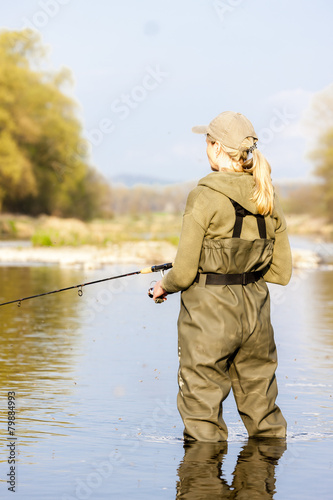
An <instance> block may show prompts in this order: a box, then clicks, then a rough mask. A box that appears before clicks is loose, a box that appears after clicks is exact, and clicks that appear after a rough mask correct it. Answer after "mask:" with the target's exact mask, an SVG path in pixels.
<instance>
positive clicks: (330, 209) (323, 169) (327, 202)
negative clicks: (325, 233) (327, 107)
mask: <svg viewBox="0 0 333 500" xmlns="http://www.w3.org/2000/svg"><path fill="white" fill-rule="evenodd" d="M310 157H311V158H312V159H313V161H314V162H315V165H316V167H315V171H314V174H315V175H316V176H317V177H319V178H320V179H321V180H322V182H321V184H320V193H321V204H322V208H323V212H324V215H325V216H327V217H328V218H329V220H330V221H333V128H330V129H329V130H328V131H327V132H326V133H325V134H323V135H322V136H321V137H320V139H319V141H318V146H317V148H316V149H315V150H314V151H312V153H311V155H310Z"/></svg>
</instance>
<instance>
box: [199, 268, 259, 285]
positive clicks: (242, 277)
mask: <svg viewBox="0 0 333 500" xmlns="http://www.w3.org/2000/svg"><path fill="white" fill-rule="evenodd" d="M200 275H204V276H207V278H206V285H247V284H248V283H254V282H255V281H258V280H259V279H260V278H261V277H262V273H261V271H253V272H250V273H242V274H217V273H198V274H197V275H196V278H195V280H194V283H199V278H200Z"/></svg>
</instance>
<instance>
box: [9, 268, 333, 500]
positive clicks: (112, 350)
mask: <svg viewBox="0 0 333 500" xmlns="http://www.w3.org/2000/svg"><path fill="white" fill-rule="evenodd" d="M135 269H136V266H126V267H118V268H117V267H113V268H108V269H103V270H98V271H96V270H95V271H81V270H79V269H71V268H60V267H56V266H54V267H53V266H32V267H28V266H26V267H18V266H15V267H0V282H1V290H0V296H1V297H0V301H1V302H2V301H4V300H11V299H13V298H18V297H22V296H26V295H31V294H34V293H39V292H44V291H48V290H51V289H57V288H60V287H65V286H69V285H73V284H76V283H82V282H84V281H91V280H95V279H100V278H103V277H106V276H108V275H110V276H111V275H114V274H121V273H123V272H128V271H133V270H135ZM154 278H158V276H144V275H142V276H141V275H140V276H134V277H130V278H125V279H122V280H119V281H113V282H107V283H104V284H100V285H93V286H90V287H86V288H84V289H83V292H84V294H83V296H82V297H81V298H80V297H79V296H78V294H77V292H76V291H75V290H72V291H67V292H64V293H61V294H55V295H51V296H47V297H43V298H40V299H35V300H32V301H27V302H23V303H22V305H21V307H20V308H18V307H17V306H16V305H10V306H6V307H3V308H0V314H1V364H0V380H1V392H0V434H1V443H2V445H1V450H0V495H1V498H12V497H11V496H10V495H12V493H11V492H9V491H8V490H7V487H8V485H7V483H6V480H7V478H6V474H7V473H8V472H9V464H8V448H7V446H6V445H7V443H8V439H7V438H8V437H9V436H8V431H7V426H6V418H7V393H8V392H9V391H14V392H15V396H16V405H17V407H16V427H17V430H16V437H17V441H16V453H17V456H16V458H17V463H16V469H17V477H16V494H15V497H14V498H16V499H21V498H22V499H23V498H24V499H26V498H28V499H30V498H31V499H39V498H40V499H43V500H44V499H48V498H50V499H61V500H64V499H73V498H75V499H87V498H92V499H99V498H101V499H104V498H105V499H106V498H108V499H109V498H114V499H120V498H121V499H132V498H138V499H150V498H151V499H159V498H161V499H163V498H166V499H172V498H176V495H178V498H191V499H192V498H196V497H195V496H193V495H194V493H193V487H194V486H195V491H196V492H197V493H198V496H197V498H229V496H228V495H231V494H234V495H235V494H236V492H239V490H238V489H237V488H239V487H240V486H239V485H240V484H241V485H242V487H245V486H244V485H246V487H248V488H250V489H251V488H252V490H251V491H252V493H251V494H253V498H257V497H255V496H254V493H253V492H254V491H256V492H257V493H256V494H257V495H260V494H262V496H258V498H274V499H281V500H282V499H283V500H286V499H298V498H299V499H307V498H309V499H310V498H320V499H329V498H332V493H331V492H332V487H333V480H332V468H333V465H332V459H333V454H332V445H333V418H332V416H333V411H332V395H333V379H332V374H333V312H332V304H333V272H332V271H330V270H327V269H320V270H316V271H299V272H295V273H294V276H293V279H292V281H291V283H290V284H289V285H288V286H287V287H279V286H270V290H271V297H272V318H273V325H274V329H275V336H276V343H277V345H278V353H279V368H278V373H277V376H278V384H279V399H278V404H279V406H280V407H281V408H282V410H283V413H284V415H285V417H286V419H287V421H288V439H287V447H286V449H283V448H281V446H280V445H275V444H274V443H268V444H267V443H266V444H265V443H261V444H260V445H259V444H253V443H251V442H248V440H247V435H246V431H245V429H244V427H243V424H242V422H241V421H240V418H239V415H238V413H237V411H236V408H235V404H234V402H233V399H232V395H230V396H229V397H228V399H227V401H226V403H225V406H224V417H225V420H226V423H227V425H228V428H229V436H230V437H229V441H228V444H227V445H225V444H222V445H218V446H216V447H209V446H208V447H207V446H198V447H194V449H193V448H192V449H184V447H183V442H182V430H183V428H182V422H181V420H180V417H179V415H178V412H177V409H176V394H177V378H176V376H177V364H178V358H177V329H176V321H177V314H178V308H179V295H178V294H176V295H173V296H170V297H169V298H168V301H167V302H166V303H165V304H162V305H155V304H154V303H153V302H152V301H151V300H150V299H149V298H148V297H147V293H146V291H147V289H148V287H149V284H150V281H151V280H152V279H154ZM254 471H255V473H254ZM258 492H259V493H258ZM260 492H261V493H260ZM243 494H245V493H244V491H243ZM248 495H249V494H248ZM265 495H266V496H265ZM231 498H232V497H231ZM249 498H251V496H249Z"/></svg>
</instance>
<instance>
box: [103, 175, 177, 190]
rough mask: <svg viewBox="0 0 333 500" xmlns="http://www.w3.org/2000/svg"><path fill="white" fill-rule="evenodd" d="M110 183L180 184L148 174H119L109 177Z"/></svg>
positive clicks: (133, 184)
mask: <svg viewBox="0 0 333 500" xmlns="http://www.w3.org/2000/svg"><path fill="white" fill-rule="evenodd" d="M109 180H110V182H111V184H122V185H124V186H126V187H134V186H138V185H144V186H156V185H158V186H168V185H170V184H181V183H178V182H176V181H173V180H170V179H161V178H160V177H152V176H149V175H133V174H119V175H115V176H114V177H111V178H110V179H109Z"/></svg>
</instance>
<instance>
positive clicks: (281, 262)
mask: <svg viewBox="0 0 333 500" xmlns="http://www.w3.org/2000/svg"><path fill="white" fill-rule="evenodd" d="M274 217H275V219H276V230H275V243H274V250H273V257H272V260H271V263H270V265H269V266H268V267H267V269H266V272H264V275H263V277H264V279H265V281H268V282H269V283H277V284H279V285H287V284H288V283H289V281H290V278H291V273H292V257H291V249H290V244H289V238H288V233H287V224H286V220H285V218H284V215H283V212H282V208H281V206H280V203H279V200H278V198H277V196H276V197H275V210H274Z"/></svg>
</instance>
